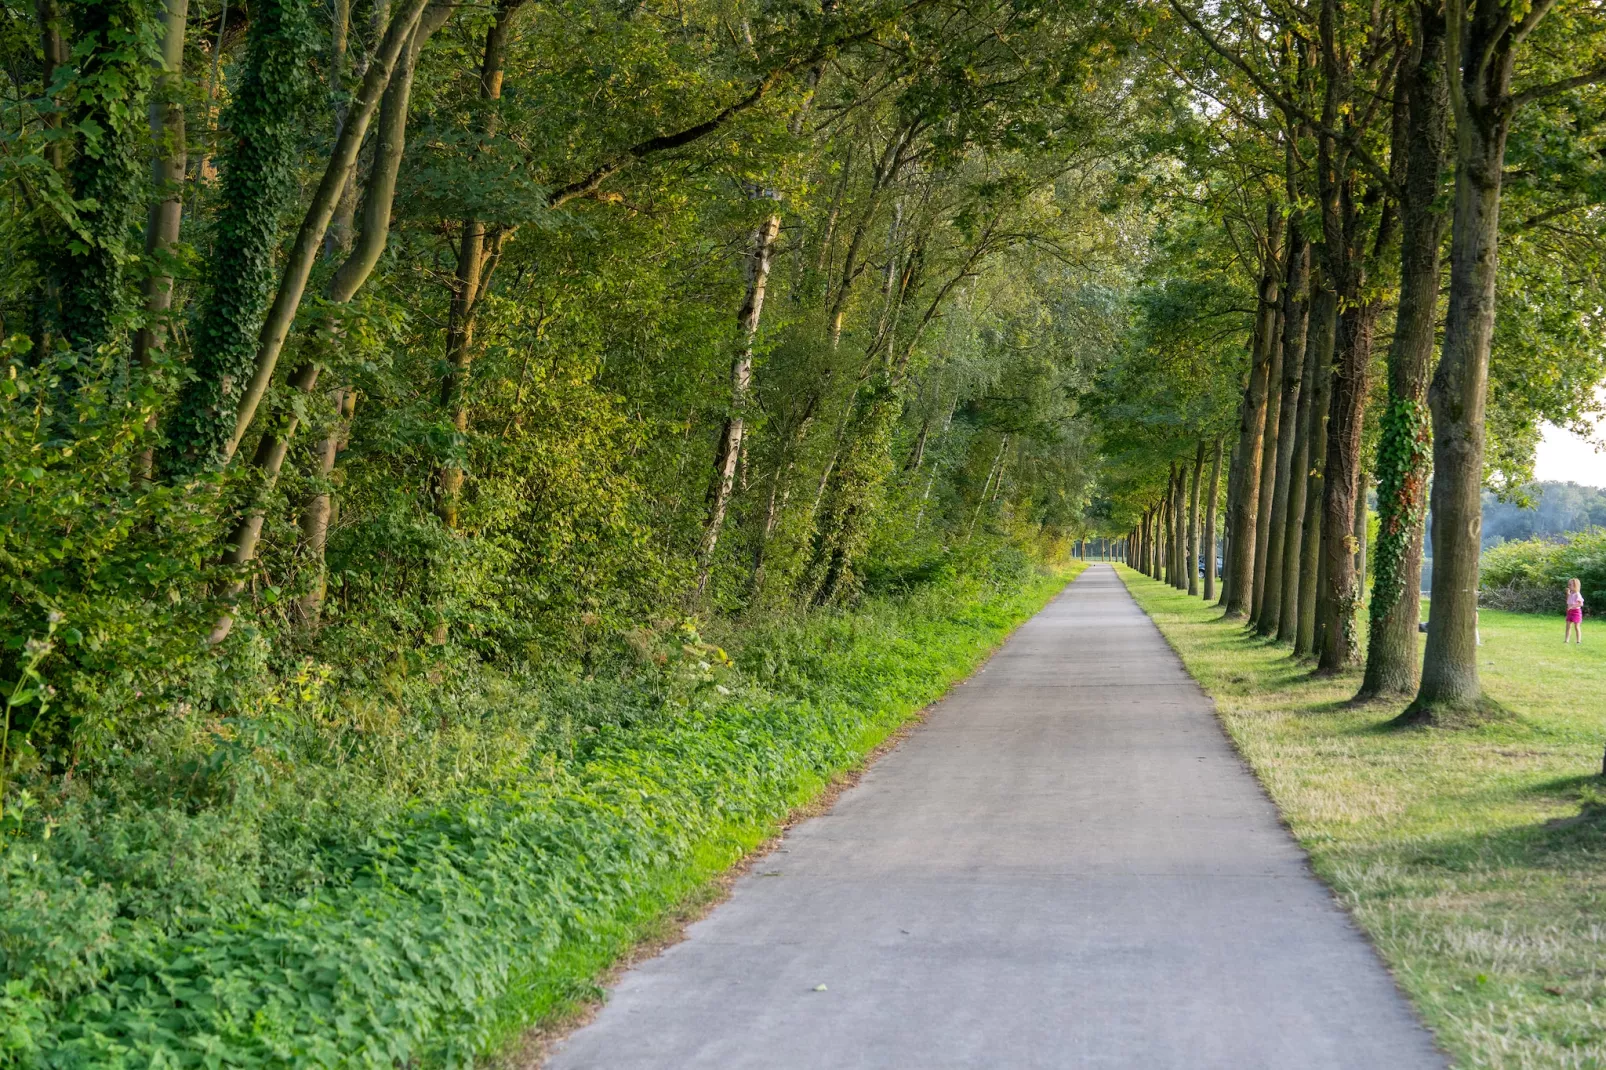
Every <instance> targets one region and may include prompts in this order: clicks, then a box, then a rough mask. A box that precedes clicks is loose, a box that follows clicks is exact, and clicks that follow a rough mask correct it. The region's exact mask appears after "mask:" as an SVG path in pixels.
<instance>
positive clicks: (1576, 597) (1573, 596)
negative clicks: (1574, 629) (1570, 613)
mask: <svg viewBox="0 0 1606 1070" xmlns="http://www.w3.org/2000/svg"><path fill="white" fill-rule="evenodd" d="M1567 608H1568V609H1582V608H1584V596H1583V594H1582V593H1581V592H1579V591H1568V592H1567Z"/></svg>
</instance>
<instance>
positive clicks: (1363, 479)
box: [1354, 458, 1372, 601]
mask: <svg viewBox="0 0 1606 1070" xmlns="http://www.w3.org/2000/svg"><path fill="white" fill-rule="evenodd" d="M1371 482H1372V480H1371V477H1370V476H1368V475H1367V473H1366V463H1365V458H1362V461H1361V470H1360V471H1359V472H1357V473H1356V475H1355V532H1354V534H1355V590H1356V591H1357V592H1358V597H1360V598H1361V599H1362V600H1363V601H1364V600H1365V598H1366V536H1367V527H1368V526H1369V525H1368V519H1369V518H1368V512H1369V510H1368V509H1367V505H1366V492H1367V491H1368V490H1369V489H1370V488H1371Z"/></svg>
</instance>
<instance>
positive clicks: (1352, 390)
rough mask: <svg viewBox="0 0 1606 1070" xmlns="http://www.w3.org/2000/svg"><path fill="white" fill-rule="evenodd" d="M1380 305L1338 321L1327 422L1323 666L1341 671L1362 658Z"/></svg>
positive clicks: (1345, 312)
mask: <svg viewBox="0 0 1606 1070" xmlns="http://www.w3.org/2000/svg"><path fill="white" fill-rule="evenodd" d="M1376 317H1377V306H1376V305H1375V304H1373V303H1371V302H1364V303H1362V304H1359V305H1354V306H1351V307H1350V308H1347V309H1345V310H1343V311H1342V312H1341V313H1340V314H1339V317H1338V337H1337V340H1336V341H1335V344H1334V350H1335V353H1334V356H1335V359H1334V361H1333V377H1332V386H1331V394H1332V400H1331V404H1330V410H1329V414H1328V420H1327V463H1326V464H1325V465H1324V466H1323V472H1322V556H1323V558H1325V559H1326V569H1327V573H1326V575H1327V611H1328V612H1327V615H1326V617H1325V618H1324V620H1323V626H1324V627H1325V629H1326V634H1325V636H1324V639H1323V643H1322V646H1321V652H1320V661H1319V664H1318V668H1320V669H1323V670H1327V671H1336V670H1338V669H1343V668H1347V667H1349V666H1351V665H1353V664H1355V663H1356V662H1357V661H1358V660H1359V657H1360V642H1359V636H1358V635H1357V634H1356V624H1357V614H1358V612H1359V610H1360V603H1361V591H1360V590H1359V588H1358V586H1357V584H1356V579H1355V536H1354V532H1353V529H1354V526H1355V509H1356V494H1357V493H1358V491H1359V486H1358V480H1359V477H1360V461H1361V422H1362V418H1363V416H1364V414H1365V408H1366V391H1367V371H1368V369H1369V367H1370V365H1371V362H1372V328H1373V324H1374V322H1375V320H1376Z"/></svg>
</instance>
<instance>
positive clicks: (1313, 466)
mask: <svg viewBox="0 0 1606 1070" xmlns="http://www.w3.org/2000/svg"><path fill="white" fill-rule="evenodd" d="M1310 315H1311V321H1312V324H1313V327H1312V330H1311V337H1310V342H1309V344H1310V345H1314V346H1315V347H1316V356H1315V360H1314V363H1313V364H1312V368H1313V369H1314V372H1315V377H1314V378H1313V379H1312V380H1311V396H1310V429H1309V431H1308V432H1307V433H1306V437H1307V439H1308V441H1309V442H1310V462H1309V471H1308V472H1307V474H1306V477H1305V520H1304V524H1303V530H1302V531H1301V532H1300V536H1299V539H1300V551H1299V554H1300V562H1299V630H1298V631H1297V632H1296V633H1295V636H1294V653H1295V654H1296V655H1307V654H1314V653H1316V602H1317V595H1318V593H1319V589H1320V585H1319V583H1318V580H1319V578H1320V571H1321V568H1320V562H1321V557H1322V553H1321V548H1322V477H1323V472H1324V469H1325V468H1326V466H1327V413H1328V408H1329V405H1328V395H1329V392H1330V388H1331V383H1332V375H1333V372H1332V368H1333V345H1334V338H1335V337H1336V335H1337V333H1338V332H1337V320H1338V295H1337V294H1335V293H1334V292H1333V290H1332V288H1331V287H1329V286H1328V285H1327V284H1326V280H1325V278H1324V279H1323V282H1322V285H1321V286H1319V287H1317V288H1315V289H1314V290H1313V292H1312V295H1311V305H1310Z"/></svg>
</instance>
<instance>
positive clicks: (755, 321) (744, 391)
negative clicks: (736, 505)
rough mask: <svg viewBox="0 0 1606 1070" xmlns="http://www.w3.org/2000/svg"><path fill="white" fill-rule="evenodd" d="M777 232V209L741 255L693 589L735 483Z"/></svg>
mask: <svg viewBox="0 0 1606 1070" xmlns="http://www.w3.org/2000/svg"><path fill="white" fill-rule="evenodd" d="M780 232H781V216H780V213H778V212H774V213H771V214H770V215H769V216H768V217H767V218H766V219H765V220H764V221H763V222H762V223H760V224H759V225H758V226H757V227H756V228H755V229H754V231H753V236H752V238H751V240H750V241H749V244H748V254H747V291H746V295H745V296H744V297H743V299H742V307H741V309H740V310H739V311H738V312H737V313H736V326H737V331H738V332H739V334H740V341H739V342H738V344H737V350H736V357H735V359H734V360H732V361H731V400H730V405H731V412H730V415H728V416H726V417H725V423H724V426H723V427H722V428H721V429H720V441H719V448H718V450H717V451H716V453H715V455H714V477H713V483H712V485H711V486H710V487H709V493H708V499H709V501H708V519H707V521H706V522H705V523H704V525H703V538H702V542H701V543H699V544H698V547H697V562H698V570H697V589H698V590H699V591H701V590H704V589H706V588H707V586H708V577H709V574H710V572H711V571H712V569H713V561H714V547H715V546H716V545H717V544H718V543H719V532H720V528H721V527H723V526H724V524H725V511H726V508H727V507H728V506H729V504H730V498H731V489H732V488H733V487H734V486H735V482H736V461H737V459H738V458H739V457H740V456H741V452H742V438H743V435H744V433H745V430H746V426H747V417H746V409H747V395H748V388H749V386H750V385H751V383H752V381H753V346H754V343H755V342H756V341H757V340H758V325H759V320H760V318H761V317H762V315H763V312H764V290H765V287H767V286H768V285H769V278H770V257H771V255H772V254H773V252H774V249H775V237H776V235H777V234H779V233H780Z"/></svg>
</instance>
